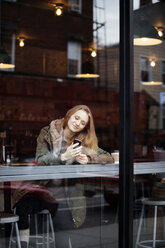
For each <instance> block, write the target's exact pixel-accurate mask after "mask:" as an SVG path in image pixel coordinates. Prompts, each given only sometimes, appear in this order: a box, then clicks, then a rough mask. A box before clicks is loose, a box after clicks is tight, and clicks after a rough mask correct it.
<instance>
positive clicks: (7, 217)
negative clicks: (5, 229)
mask: <svg viewBox="0 0 165 248" xmlns="http://www.w3.org/2000/svg"><path fill="white" fill-rule="evenodd" d="M18 221H19V216H18V215H16V214H12V213H6V212H0V224H3V225H4V224H9V223H11V224H12V227H11V234H10V240H9V247H11V242H12V240H13V234H14V229H15V233H16V242H17V247H18V248H21V242H20V236H19V230H18Z"/></svg>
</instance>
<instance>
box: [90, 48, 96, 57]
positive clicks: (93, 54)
mask: <svg viewBox="0 0 165 248" xmlns="http://www.w3.org/2000/svg"><path fill="white" fill-rule="evenodd" d="M91 56H92V57H93V58H95V57H96V56H97V53H96V50H95V49H92V52H91Z"/></svg>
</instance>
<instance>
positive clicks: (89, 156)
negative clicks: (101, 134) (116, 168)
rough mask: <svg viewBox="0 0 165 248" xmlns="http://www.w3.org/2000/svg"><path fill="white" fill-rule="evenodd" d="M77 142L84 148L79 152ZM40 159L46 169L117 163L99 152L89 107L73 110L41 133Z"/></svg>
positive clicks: (38, 158)
mask: <svg viewBox="0 0 165 248" xmlns="http://www.w3.org/2000/svg"><path fill="white" fill-rule="evenodd" d="M74 139H79V140H81V142H82V146H80V147H77V148H76V146H77V145H76V144H73V141H74ZM36 158H37V160H38V162H39V164H43V165H44V164H45V165H47V164H48V165H51V164H61V163H62V164H72V163H73V162H77V163H79V164H87V163H114V159H113V157H112V156H111V155H110V154H109V153H107V152H105V151H103V150H102V149H100V148H98V142H97V137H96V133H95V128H94V122H93V117H92V113H91V111H90V109H89V108H88V107H87V106H86V105H77V106H75V107H73V108H71V109H70V110H69V111H68V112H67V113H66V115H65V117H64V118H63V119H57V120H54V121H52V122H51V123H50V125H49V126H47V127H44V128H43V129H42V130H41V133H40V135H39V137H38V139H37V150H36Z"/></svg>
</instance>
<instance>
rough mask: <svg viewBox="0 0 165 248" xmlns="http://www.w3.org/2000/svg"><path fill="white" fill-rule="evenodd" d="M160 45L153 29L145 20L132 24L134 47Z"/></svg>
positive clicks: (160, 40)
mask: <svg viewBox="0 0 165 248" xmlns="http://www.w3.org/2000/svg"><path fill="white" fill-rule="evenodd" d="M161 43H162V39H161V38H160V36H158V32H157V30H156V29H155V27H154V26H153V25H152V24H151V23H149V22H148V21H147V20H144V19H141V20H140V21H136V22H134V45H135V46H154V45H159V44H161Z"/></svg>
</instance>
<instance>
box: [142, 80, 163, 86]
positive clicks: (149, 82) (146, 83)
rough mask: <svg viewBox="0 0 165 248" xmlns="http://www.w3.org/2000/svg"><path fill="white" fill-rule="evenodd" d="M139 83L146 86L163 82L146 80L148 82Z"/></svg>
mask: <svg viewBox="0 0 165 248" xmlns="http://www.w3.org/2000/svg"><path fill="white" fill-rule="evenodd" d="M141 84H143V85H148V86H157V85H162V84H163V83H162V82H160V81H148V82H141Z"/></svg>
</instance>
